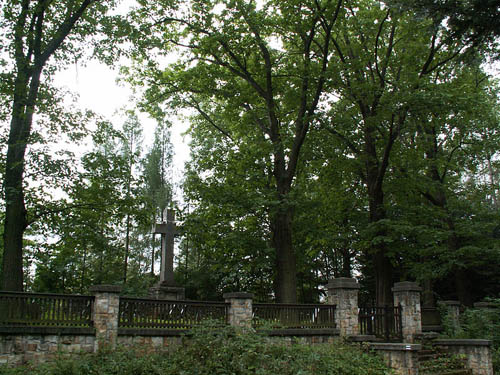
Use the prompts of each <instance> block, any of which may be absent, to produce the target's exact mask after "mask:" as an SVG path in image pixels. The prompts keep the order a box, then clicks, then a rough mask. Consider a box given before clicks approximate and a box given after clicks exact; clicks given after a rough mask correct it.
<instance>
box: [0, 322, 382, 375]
mask: <svg viewBox="0 0 500 375" xmlns="http://www.w3.org/2000/svg"><path fill="white" fill-rule="evenodd" d="M25 373H29V374H30V375H49V374H50V375H92V374H99V375H112V374H113V375H114V374H116V375H152V374H154V375H160V374H161V375H174V374H175V375H188V374H196V375H204V374H206V375H209V374H210V375H216V374H241V375H244V374H263V375H264V374H280V375H287V374H290V375H291V374H294V375H299V374H300V375H313V374H314V375H318V374H332V375H344V374H345V375H382V374H392V371H391V370H389V369H388V368H387V367H386V366H385V365H384V363H383V362H382V360H381V359H380V358H379V357H377V356H375V355H372V354H370V353H365V352H363V351H361V350H360V349H359V348H356V347H353V346H349V345H344V344H341V343H339V344H335V345H304V344H298V343H295V344H289V343H285V342H284V341H283V340H282V339H270V338H268V337H265V336H263V335H259V334H256V333H250V332H245V333H242V332H237V331H234V330H233V329H231V328H223V329H217V330H213V329H209V327H203V328H201V329H198V330H196V331H195V332H194V333H193V336H192V337H190V338H186V340H184V344H183V345H182V346H180V347H178V348H177V349H175V350H171V351H169V352H167V353H155V354H141V353H140V352H139V351H137V350H131V349H124V348H122V349H119V350H116V351H113V352H101V353H98V354H94V355H84V356H81V357H75V358H72V359H64V360H63V359H61V360H58V361H56V362H54V363H51V364H47V365H43V366H37V367H35V368H33V369H29V368H27V367H25V368H18V369H4V370H3V371H2V369H1V368H0V374H2V375H13V374H25Z"/></svg>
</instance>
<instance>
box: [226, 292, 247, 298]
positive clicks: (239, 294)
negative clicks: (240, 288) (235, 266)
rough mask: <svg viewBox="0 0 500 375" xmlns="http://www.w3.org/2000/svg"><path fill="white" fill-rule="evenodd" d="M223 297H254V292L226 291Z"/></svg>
mask: <svg viewBox="0 0 500 375" xmlns="http://www.w3.org/2000/svg"><path fill="white" fill-rule="evenodd" d="M222 297H224V299H253V293H246V292H232V293H224V294H223V295H222Z"/></svg>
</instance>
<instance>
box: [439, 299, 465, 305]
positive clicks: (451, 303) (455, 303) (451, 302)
mask: <svg viewBox="0 0 500 375" xmlns="http://www.w3.org/2000/svg"><path fill="white" fill-rule="evenodd" d="M440 302H441V303H444V304H445V305H446V306H460V301H451V300H450V301H440Z"/></svg>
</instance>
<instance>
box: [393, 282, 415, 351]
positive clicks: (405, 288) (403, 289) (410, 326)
mask: <svg viewBox="0 0 500 375" xmlns="http://www.w3.org/2000/svg"><path fill="white" fill-rule="evenodd" d="M421 291H422V288H421V287H419V286H418V284H417V283H414V282H411V281H402V282H399V283H395V284H394V287H393V288H392V292H393V293H394V306H399V305H401V309H402V312H401V323H402V326H403V339H404V340H405V342H410V343H411V342H413V341H414V337H415V335H420V334H422V311H421V308H420V292H421Z"/></svg>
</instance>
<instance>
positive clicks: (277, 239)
mask: <svg viewBox="0 0 500 375" xmlns="http://www.w3.org/2000/svg"><path fill="white" fill-rule="evenodd" d="M292 216H293V213H292V209H291V208H281V209H278V211H277V212H276V214H275V215H274V218H273V238H272V241H273V245H274V248H275V249H276V266H277V280H276V281H277V282H276V290H275V293H276V299H277V301H278V302H280V303H296V302H297V275H296V272H297V265H296V257H295V252H294V250H293V246H292Z"/></svg>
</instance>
